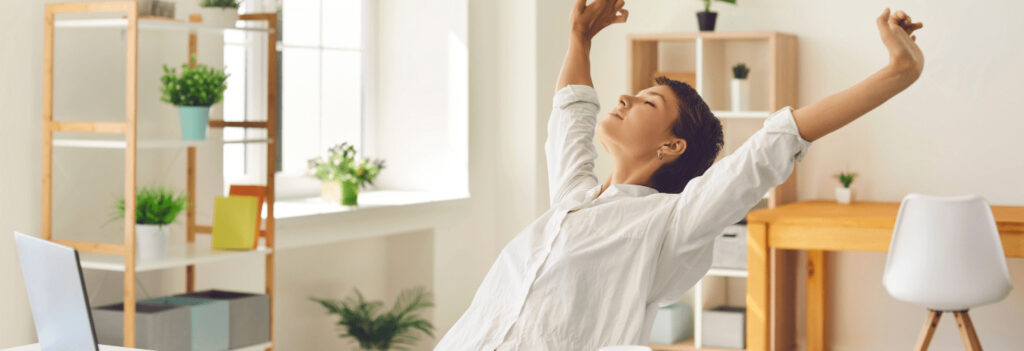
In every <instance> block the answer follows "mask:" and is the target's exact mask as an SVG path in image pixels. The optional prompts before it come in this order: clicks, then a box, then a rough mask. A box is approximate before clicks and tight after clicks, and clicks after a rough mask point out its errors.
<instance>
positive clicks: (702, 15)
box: [697, 0, 736, 32]
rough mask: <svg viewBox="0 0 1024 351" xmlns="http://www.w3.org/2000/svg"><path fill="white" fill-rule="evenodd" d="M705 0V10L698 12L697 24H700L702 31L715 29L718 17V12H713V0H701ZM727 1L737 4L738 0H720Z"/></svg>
mask: <svg viewBox="0 0 1024 351" xmlns="http://www.w3.org/2000/svg"><path fill="white" fill-rule="evenodd" d="M701 1H703V2H704V11H703V12H697V25H698V26H700V31H701V32H710V31H714V30H715V19H717V18H718V13H716V12H711V1H712V0H701ZM718 1H721V2H725V3H730V4H733V5H736V0H718Z"/></svg>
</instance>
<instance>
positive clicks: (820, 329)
mask: <svg viewBox="0 0 1024 351" xmlns="http://www.w3.org/2000/svg"><path fill="white" fill-rule="evenodd" d="M826 296H828V295H827V294H826V291H825V251H822V250H808V251H807V351H824V350H825V347H826V345H827V343H826V342H825V297H826Z"/></svg>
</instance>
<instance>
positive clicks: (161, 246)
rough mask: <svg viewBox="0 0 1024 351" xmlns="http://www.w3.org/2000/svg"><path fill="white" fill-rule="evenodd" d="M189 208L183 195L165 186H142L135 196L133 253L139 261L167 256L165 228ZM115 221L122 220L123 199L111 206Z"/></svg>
mask: <svg viewBox="0 0 1024 351" xmlns="http://www.w3.org/2000/svg"><path fill="white" fill-rule="evenodd" d="M187 206H188V197H187V196H186V195H185V194H181V193H178V194H175V193H174V192H173V191H171V190H170V189H167V188H164V187H143V188H142V189H139V190H138V191H136V193H135V248H136V250H135V252H136V254H137V255H138V256H139V259H141V260H152V259H162V258H164V257H165V256H167V225H168V224H171V223H174V221H175V219H177V218H178V214H180V213H181V211H182V210H184V209H185V208H186V207H187ZM114 208H115V211H116V212H115V213H114V218H116V219H124V199H123V198H122V199H120V200H119V201H118V202H117V204H115V206H114Z"/></svg>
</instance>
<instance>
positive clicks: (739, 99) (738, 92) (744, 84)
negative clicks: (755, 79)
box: [731, 63, 750, 111]
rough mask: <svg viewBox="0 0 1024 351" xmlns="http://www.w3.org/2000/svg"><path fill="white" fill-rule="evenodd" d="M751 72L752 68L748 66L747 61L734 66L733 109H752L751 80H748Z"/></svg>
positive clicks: (732, 84)
mask: <svg viewBox="0 0 1024 351" xmlns="http://www.w3.org/2000/svg"><path fill="white" fill-rule="evenodd" d="M749 74H750V68H747V65H746V64H745V63H738V64H736V65H735V66H732V82H731V88H732V96H731V98H732V101H731V102H732V110H733V111H747V110H750V81H749V80H747V75H749Z"/></svg>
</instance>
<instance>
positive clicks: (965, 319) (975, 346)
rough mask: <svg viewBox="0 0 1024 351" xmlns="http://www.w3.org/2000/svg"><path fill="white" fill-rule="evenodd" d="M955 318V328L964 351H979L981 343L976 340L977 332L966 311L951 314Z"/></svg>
mask: <svg viewBox="0 0 1024 351" xmlns="http://www.w3.org/2000/svg"><path fill="white" fill-rule="evenodd" d="M953 316H955V317H956V326H957V329H959V330H960V339H961V341H963V343H964V350H966V351H981V341H980V340H979V339H978V332H977V331H976V330H975V329H974V322H972V321H971V315H969V314H967V311H961V312H953Z"/></svg>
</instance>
